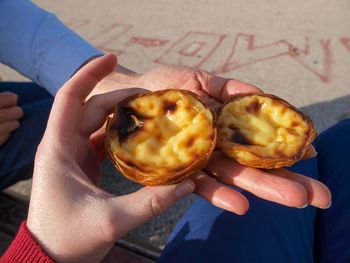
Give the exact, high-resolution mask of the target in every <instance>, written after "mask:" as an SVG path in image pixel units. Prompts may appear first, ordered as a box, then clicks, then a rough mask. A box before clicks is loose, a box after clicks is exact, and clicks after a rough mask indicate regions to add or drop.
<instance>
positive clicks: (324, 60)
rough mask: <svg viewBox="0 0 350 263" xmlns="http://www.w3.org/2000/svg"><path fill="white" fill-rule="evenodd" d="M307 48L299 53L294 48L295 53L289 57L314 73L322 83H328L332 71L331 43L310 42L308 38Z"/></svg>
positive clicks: (323, 41)
mask: <svg viewBox="0 0 350 263" xmlns="http://www.w3.org/2000/svg"><path fill="white" fill-rule="evenodd" d="M306 41H307V42H308V43H307V45H306V46H307V48H306V49H305V50H304V51H299V49H298V48H294V50H295V51H294V52H289V53H288V55H289V57H291V58H293V59H295V60H296V61H297V62H298V63H299V64H300V65H302V66H303V67H304V68H305V69H306V70H308V71H310V72H312V73H313V74H314V75H315V76H317V77H318V78H319V79H320V80H321V81H322V82H328V81H329V80H330V78H331V71H332V54H331V41H330V40H329V39H327V40H322V39H321V40H318V41H316V40H309V39H308V38H306Z"/></svg>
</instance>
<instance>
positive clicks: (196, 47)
mask: <svg viewBox="0 0 350 263" xmlns="http://www.w3.org/2000/svg"><path fill="white" fill-rule="evenodd" d="M205 44H206V42H199V41H194V42H192V43H190V44H189V45H188V46H187V47H184V48H183V49H181V50H180V51H179V54H181V55H183V56H187V57H192V56H195V55H196V54H197V53H198V52H199V51H200V50H201V49H202V48H203V47H204V45H205Z"/></svg>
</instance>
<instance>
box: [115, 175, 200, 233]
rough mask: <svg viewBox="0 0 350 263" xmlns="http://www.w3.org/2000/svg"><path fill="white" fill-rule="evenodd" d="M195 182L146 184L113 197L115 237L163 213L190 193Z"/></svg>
mask: <svg viewBox="0 0 350 263" xmlns="http://www.w3.org/2000/svg"><path fill="white" fill-rule="evenodd" d="M194 189H195V184H194V182H193V181H191V180H185V181H183V182H181V183H179V184H174V185H164V186H146V187H144V188H142V189H140V190H139V191H137V192H134V193H132V194H128V195H124V196H120V197H113V198H112V200H111V202H112V207H113V211H115V215H114V216H113V218H114V220H115V221H114V222H115V225H116V226H118V230H117V231H116V232H115V234H116V235H117V237H116V238H120V237H121V236H123V235H125V234H126V233H127V232H129V231H130V230H132V229H134V228H136V227H137V226H139V225H141V224H142V223H144V222H146V221H148V220H150V219H151V218H153V217H155V216H158V215H160V214H162V213H164V212H165V211H166V210H167V209H168V208H169V207H170V206H171V205H173V204H174V203H175V202H176V201H178V200H179V199H181V198H182V197H184V196H186V195H188V194H190V193H192V192H193V191H194Z"/></svg>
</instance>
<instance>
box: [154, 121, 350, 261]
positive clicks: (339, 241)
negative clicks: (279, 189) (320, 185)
mask: <svg viewBox="0 0 350 263" xmlns="http://www.w3.org/2000/svg"><path fill="white" fill-rule="evenodd" d="M349 135H350V120H346V121H342V122H340V123H338V124H337V125H336V126H334V127H332V128H330V129H329V130H327V131H325V132H324V133H322V134H321V135H320V136H319V137H318V138H317V140H316V145H315V146H316V148H317V151H318V156H317V157H316V158H313V159H311V160H307V161H302V162H299V163H297V164H296V165H294V166H293V167H292V168H291V170H293V171H296V172H299V173H302V174H305V175H308V176H310V177H313V178H315V179H319V180H321V181H323V182H324V183H325V184H326V185H327V186H328V187H329V188H330V189H331V191H332V194H333V205H332V207H331V208H329V209H327V210H321V209H316V208H314V207H307V208H304V209H297V208H289V207H284V206H281V205H278V204H274V203H272V202H268V201H264V200H262V199H259V198H256V197H255V196H253V195H251V194H249V193H245V195H246V196H247V197H248V199H249V201H250V204H251V207H250V210H249V212H248V213H247V215H245V216H238V215H235V214H233V213H230V212H226V211H224V210H222V209H219V208H216V207H214V206H212V205H211V204H210V203H208V202H206V201H204V200H202V199H200V198H199V199H198V200H197V201H196V202H195V204H194V205H193V206H192V207H191V208H190V209H189V210H188V212H187V213H186V214H185V215H184V217H183V218H182V219H181V221H180V222H179V224H178V225H177V226H176V227H175V229H174V231H173V233H172V234H171V236H170V238H169V240H168V243H167V246H166V247H165V249H164V251H163V254H162V256H161V258H160V259H159V260H158V262H159V263H163V262H166V263H172V262H181V263H186V262H191V263H195V262H200V263H206V262H208V263H209V262H210V263H221V262H222V263H224V262H225V263H227V262H244V263H246V262H249V263H250V262H269V263H274V262H276V263H277V262H278V263H281V262H298V263H300V262H322V263H323V262H332V263H337V262H344V263H345V262H350V249H349V245H350V202H349V200H350V169H349V161H350V158H349V147H350V136H349Z"/></svg>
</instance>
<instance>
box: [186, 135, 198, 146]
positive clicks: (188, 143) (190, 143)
mask: <svg viewBox="0 0 350 263" xmlns="http://www.w3.org/2000/svg"><path fill="white" fill-rule="evenodd" d="M195 140H196V138H194V137H192V136H191V137H188V139H187V140H186V142H185V146H186V147H188V148H190V147H191V146H192V145H193V144H194V142H195Z"/></svg>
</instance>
